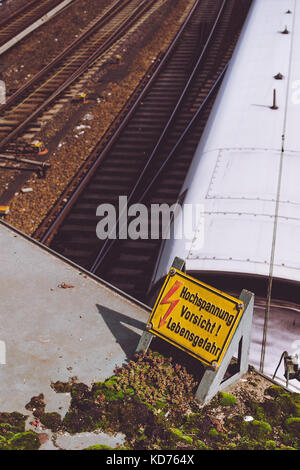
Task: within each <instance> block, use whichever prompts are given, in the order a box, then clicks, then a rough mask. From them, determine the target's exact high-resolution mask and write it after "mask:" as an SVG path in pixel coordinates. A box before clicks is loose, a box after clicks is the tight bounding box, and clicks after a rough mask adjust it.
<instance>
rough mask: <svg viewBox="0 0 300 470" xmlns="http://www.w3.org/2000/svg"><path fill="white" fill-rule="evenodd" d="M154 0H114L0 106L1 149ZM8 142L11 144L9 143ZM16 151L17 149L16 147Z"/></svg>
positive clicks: (9, 150)
mask: <svg viewBox="0 0 300 470" xmlns="http://www.w3.org/2000/svg"><path fill="white" fill-rule="evenodd" d="M154 3H155V0H151V1H146V0H116V1H115V2H114V3H113V4H112V6H110V7H109V8H108V9H107V10H106V12H105V13H104V14H101V15H99V16H97V17H96V18H95V20H94V21H93V24H92V25H90V26H89V27H88V28H87V29H86V30H85V31H84V32H83V33H82V34H81V35H80V37H78V38H77V39H76V40H75V41H74V42H73V43H72V44H70V46H68V47H67V48H66V49H65V50H64V51H63V52H62V53H61V54H59V55H58V56H57V57H56V58H55V59H53V60H52V61H51V62H50V64H48V65H47V66H46V67H44V68H43V69H42V70H41V71H40V72H39V73H38V74H37V75H35V76H34V77H33V78H32V79H31V80H30V81H28V83H26V85H24V86H23V87H21V88H20V89H18V90H17V91H16V92H15V93H14V94H13V95H12V96H10V97H9V99H8V100H7V102H6V104H4V105H2V106H1V107H0V151H1V153H3V152H5V151H6V150H7V151H8V152H10V153H11V152H12V151H14V150H15V149H16V147H15V145H13V148H11V143H12V142H14V141H15V139H16V138H18V137H20V136H22V133H24V132H25V131H26V129H28V127H29V126H30V125H32V123H34V121H35V120H36V119H37V117H38V116H40V115H41V114H42V113H43V112H44V111H45V110H46V109H47V108H49V106H50V105H52V104H53V102H54V101H55V100H56V99H57V98H58V97H59V96H60V95H61V94H62V93H63V92H65V91H66V90H67V89H68V88H69V87H70V86H71V85H72V84H73V83H74V82H75V81H76V80H77V79H78V78H79V77H80V76H81V75H82V74H83V73H84V72H85V71H86V70H87V69H88V68H89V67H91V66H92V65H93V63H94V62H95V61H96V60H97V59H99V57H101V56H102V55H103V54H104V53H105V52H107V51H108V50H109V48H110V47H111V46H112V45H113V44H114V43H115V42H116V41H117V40H118V39H120V38H121V37H122V36H123V35H124V34H125V33H126V32H127V31H128V30H129V29H130V27H132V25H133V24H135V22H137V21H138V20H139V19H140V18H141V17H142V15H144V14H145V12H147V11H148V10H149V9H150V8H151V6H152V5H153V4H154ZM9 144H10V145H9ZM17 151H18V150H17Z"/></svg>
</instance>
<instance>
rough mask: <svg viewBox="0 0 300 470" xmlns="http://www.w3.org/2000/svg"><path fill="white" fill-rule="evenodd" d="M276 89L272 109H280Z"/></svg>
mask: <svg viewBox="0 0 300 470" xmlns="http://www.w3.org/2000/svg"><path fill="white" fill-rule="evenodd" d="M276 101H277V100H276V90H275V89H274V90H273V105H272V106H270V108H271V109H278V106H277V102H276Z"/></svg>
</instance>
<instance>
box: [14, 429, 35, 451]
mask: <svg viewBox="0 0 300 470" xmlns="http://www.w3.org/2000/svg"><path fill="white" fill-rule="evenodd" d="M9 442H10V445H9V448H10V449H11V450H37V449H38V448H39V447H40V445H41V444H40V440H39V437H38V435H37V434H36V433H35V432H33V431H26V432H22V433H18V434H15V435H14V436H13V437H12V438H11V439H10V440H9Z"/></svg>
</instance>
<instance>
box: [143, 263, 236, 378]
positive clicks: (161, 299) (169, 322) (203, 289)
mask: <svg viewBox="0 0 300 470" xmlns="http://www.w3.org/2000/svg"><path fill="white" fill-rule="evenodd" d="M243 311H244V304H243V303H242V302H241V301H240V300H239V299H236V298H234V297H232V296H230V295H227V294H225V293H223V292H221V291H220V290H218V289H215V288H213V287H211V286H208V285H207V284H204V283H202V282H199V281H198V280H197V279H194V278H192V277H191V276H188V275H187V274H184V273H182V272H181V271H178V270H176V269H174V268H171V270H170V272H169V274H168V276H167V278H166V281H165V283H164V285H163V288H162V290H161V291H160V294H159V296H158V298H157V301H156V303H155V306H154V308H153V310H152V313H151V316H150V318H149V322H148V325H147V328H148V331H149V332H150V333H153V334H154V335H156V336H159V337H160V338H162V339H164V340H166V341H168V342H170V343H172V344H173V345H175V346H177V347H179V348H180V349H182V350H183V351H185V352H187V353H188V354H191V355H192V356H194V357H196V358H197V359H199V360H200V361H202V362H203V363H204V364H205V365H209V366H212V367H213V368H214V369H218V367H219V365H220V363H221V361H222V359H223V357H224V354H225V352H226V350H227V348H228V346H229V344H230V340H231V338H232V336H233V334H234V332H235V330H236V328H237V326H238V324H239V321H240V319H241V317H242V315H243Z"/></svg>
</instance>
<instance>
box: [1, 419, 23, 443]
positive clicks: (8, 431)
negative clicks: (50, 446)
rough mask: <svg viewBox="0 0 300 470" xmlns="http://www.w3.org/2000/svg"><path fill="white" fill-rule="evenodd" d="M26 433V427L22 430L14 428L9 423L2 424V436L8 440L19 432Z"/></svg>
mask: <svg viewBox="0 0 300 470" xmlns="http://www.w3.org/2000/svg"><path fill="white" fill-rule="evenodd" d="M22 431H25V427H24V428H22V429H20V428H19V427H18V426H12V425H11V424H9V423H1V424H0V436H4V437H5V438H6V439H7V438H8V437H10V436H11V435H14V434H16V433H17V432H22Z"/></svg>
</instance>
